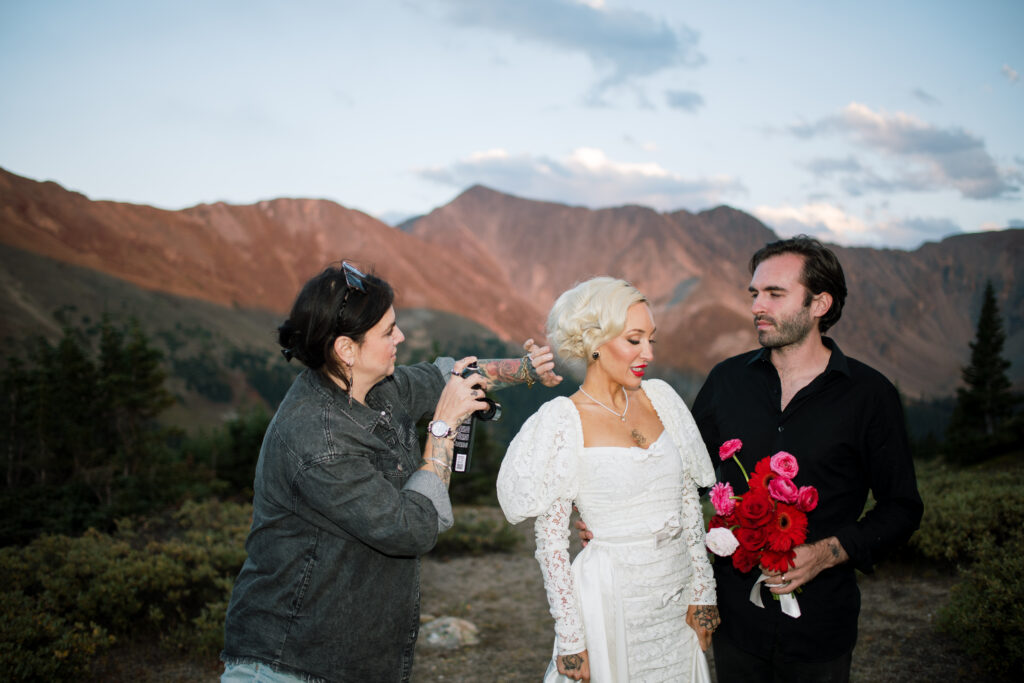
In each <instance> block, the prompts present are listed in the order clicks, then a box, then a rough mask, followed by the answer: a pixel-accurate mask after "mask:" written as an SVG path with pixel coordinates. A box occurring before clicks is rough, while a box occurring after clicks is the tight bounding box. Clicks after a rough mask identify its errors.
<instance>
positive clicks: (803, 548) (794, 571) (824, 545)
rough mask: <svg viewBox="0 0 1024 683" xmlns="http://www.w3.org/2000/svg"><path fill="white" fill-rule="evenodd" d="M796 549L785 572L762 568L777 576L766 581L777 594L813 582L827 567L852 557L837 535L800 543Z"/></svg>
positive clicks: (767, 572) (789, 591) (782, 593)
mask: <svg viewBox="0 0 1024 683" xmlns="http://www.w3.org/2000/svg"><path fill="white" fill-rule="evenodd" d="M794 550H795V551H796V557H794V558H793V566H792V567H790V568H789V569H787V570H786V571H785V572H782V573H780V572H773V571H767V570H765V569H764V568H763V567H762V568H761V571H762V572H764V573H765V574H767V575H769V576H774V577H777V578H776V580H774V581H771V582H769V581H765V585H767V586H768V588H769V589H770V590H771V592H772V593H775V594H776V595H784V594H785V593H792V592H793V591H795V590H796V589H797V588H799V587H800V586H802V585H804V584H805V583H809V582H811V581H812V580H813V579H814V577H816V576H817V575H818V574H820V573H821V572H823V571H825V570H826V569H828V568H830V567H834V566H836V565H837V564H842V563H843V562H846V561H847V560H849V559H850V556H849V555H847V554H846V551H845V550H843V546H842V545H840V544H839V539H837V538H836V537H835V536H830V537H829V538H825V539H822V540H820V541H815V542H814V543H810V544H804V545H798V546H797V547H796V548H794Z"/></svg>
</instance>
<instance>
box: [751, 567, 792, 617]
mask: <svg viewBox="0 0 1024 683" xmlns="http://www.w3.org/2000/svg"><path fill="white" fill-rule="evenodd" d="M767 578H768V575H767V574H761V578H759V579H758V580H757V581H755V582H754V587H753V588H751V589H750V602H752V603H754V604H755V605H757V606H758V607H761V608H764V603H763V602H761V584H762V583H764V581H765V579H767ZM765 585H766V586H767V585H768V584H765ZM778 598H779V606H780V607H781V608H782V613H783V614H787V615H789V616H791V617H793V618H794V619H796V618H798V617H799V616H800V603H798V602H797V601H796V596H795V595H793V594H792V593H781V594H779V595H778Z"/></svg>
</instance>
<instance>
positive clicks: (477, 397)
mask: <svg viewBox="0 0 1024 683" xmlns="http://www.w3.org/2000/svg"><path fill="white" fill-rule="evenodd" d="M475 362H476V356H466V357H465V358H461V359H459V360H457V361H455V368H454V369H453V370H452V376H451V377H450V378H448V383H447V384H445V387H444V390H443V391H442V392H441V397H440V398H439V399H438V400H437V407H436V408H434V419H435V420H444V421H445V422H447V423H448V426H449V427H451V428H452V429H455V428H456V427H458V426H459V425H460V424H462V423H463V422H465V421H466V418H467V417H469V415H470V413H473V412H475V411H477V410H487V404H486V403H485V402H484V401H483V400H482V399H483V398H484V390H483V389H474V388H473V387H474V385H476V384H480V383H481V378H480V376H479V375H477V374H475V373H474V374H471V375H470V376H469V377H463V376H462V372H463V370H465V369H466V367H468V366H469V365H470V364H471V363H475Z"/></svg>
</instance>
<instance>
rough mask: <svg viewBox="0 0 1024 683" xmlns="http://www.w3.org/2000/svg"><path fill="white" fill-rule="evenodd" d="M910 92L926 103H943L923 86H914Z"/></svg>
mask: <svg viewBox="0 0 1024 683" xmlns="http://www.w3.org/2000/svg"><path fill="white" fill-rule="evenodd" d="M910 94H911V95H913V96H914V97H915V98H917V99H918V100H920V101H921V102H924V103H925V104H941V103H940V102H939V101H938V100H937V99H936V98H934V97H932V94H931V93H929V92H926V91H925V90H923V89H921V88H914V89H913V90H911V91H910Z"/></svg>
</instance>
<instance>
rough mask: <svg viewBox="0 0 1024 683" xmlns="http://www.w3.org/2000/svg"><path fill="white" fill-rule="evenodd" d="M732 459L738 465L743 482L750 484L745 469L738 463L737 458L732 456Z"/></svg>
mask: <svg viewBox="0 0 1024 683" xmlns="http://www.w3.org/2000/svg"><path fill="white" fill-rule="evenodd" d="M732 459H733V460H734V461H735V462H736V464H737V465H739V468H740V474H742V475H743V481H745V482H747V483H748V484H749V483H750V477H748V476H747V471H746V470H745V469H743V463H741V462H740V459H739V458H737V457H736V455H735V454H733V456H732Z"/></svg>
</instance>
